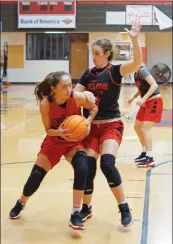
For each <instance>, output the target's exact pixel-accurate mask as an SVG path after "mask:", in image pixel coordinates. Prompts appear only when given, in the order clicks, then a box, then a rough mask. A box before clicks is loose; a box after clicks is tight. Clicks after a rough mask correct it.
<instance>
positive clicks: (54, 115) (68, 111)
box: [48, 94, 81, 130]
mask: <svg viewBox="0 0 173 244" xmlns="http://www.w3.org/2000/svg"><path fill="white" fill-rule="evenodd" d="M48 100H49V105H50V108H49V116H50V121H51V128H52V129H55V130H56V129H58V127H59V126H60V124H61V123H62V122H63V121H64V120H65V119H66V118H67V117H69V116H71V115H76V114H77V115H81V108H80V107H78V106H77V105H76V101H75V99H74V98H73V94H72V95H71V96H70V97H69V98H68V100H67V101H66V102H65V103H64V104H62V105H58V104H56V103H55V101H54V99H53V97H52V96H51V97H49V99H48Z"/></svg>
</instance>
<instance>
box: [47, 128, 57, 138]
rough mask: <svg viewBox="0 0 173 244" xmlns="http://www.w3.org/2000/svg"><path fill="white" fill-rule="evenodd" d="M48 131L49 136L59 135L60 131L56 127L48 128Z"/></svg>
mask: <svg viewBox="0 0 173 244" xmlns="http://www.w3.org/2000/svg"><path fill="white" fill-rule="evenodd" d="M46 133H47V135H48V136H59V131H58V130H54V129H47V130H46Z"/></svg>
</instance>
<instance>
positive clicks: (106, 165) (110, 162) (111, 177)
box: [100, 154, 121, 188]
mask: <svg viewBox="0 0 173 244" xmlns="http://www.w3.org/2000/svg"><path fill="white" fill-rule="evenodd" d="M100 167H101V170H102V172H103V174H104V175H105V177H106V179H107V181H108V184H109V186H110V187H111V188H113V187H117V186H119V185H121V176H120V173H119V172H118V170H117V168H116V167H115V157H114V156H113V155H111V154H104V155H102V156H101V160H100Z"/></svg>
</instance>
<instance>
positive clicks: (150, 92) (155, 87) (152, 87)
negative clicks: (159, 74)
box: [143, 84, 158, 100]
mask: <svg viewBox="0 0 173 244" xmlns="http://www.w3.org/2000/svg"><path fill="white" fill-rule="evenodd" d="M157 88H158V85H157V84H153V85H151V86H150V89H149V90H148V92H147V93H146V94H145V95H144V96H143V98H144V99H145V100H147V99H148V98H149V97H150V96H151V95H152V94H153V93H154V92H155V90H156V89H157Z"/></svg>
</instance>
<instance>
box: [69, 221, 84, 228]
mask: <svg viewBox="0 0 173 244" xmlns="http://www.w3.org/2000/svg"><path fill="white" fill-rule="evenodd" d="M69 227H71V228H72V229H73V230H84V229H85V227H84V226H83V227H82V226H75V225H73V224H72V223H71V222H70V223H69Z"/></svg>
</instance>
